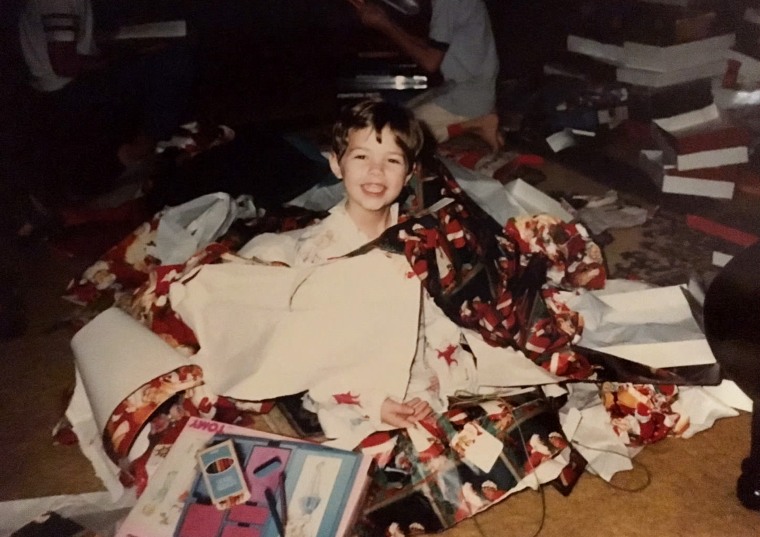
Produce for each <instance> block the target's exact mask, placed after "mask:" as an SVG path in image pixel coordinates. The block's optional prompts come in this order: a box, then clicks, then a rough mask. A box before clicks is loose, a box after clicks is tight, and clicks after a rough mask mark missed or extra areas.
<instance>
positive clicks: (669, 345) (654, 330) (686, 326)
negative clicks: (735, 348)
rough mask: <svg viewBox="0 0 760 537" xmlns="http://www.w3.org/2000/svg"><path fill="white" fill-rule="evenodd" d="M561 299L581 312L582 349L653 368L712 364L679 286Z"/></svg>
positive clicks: (585, 293) (581, 295) (709, 354)
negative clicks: (592, 350)
mask: <svg viewBox="0 0 760 537" xmlns="http://www.w3.org/2000/svg"><path fill="white" fill-rule="evenodd" d="M565 296H566V297H568V295H565ZM565 303H566V305H567V306H568V307H570V308H571V309H573V310H575V311H578V312H579V313H580V314H581V315H582V316H583V319H584V322H585V327H584V333H583V336H582V337H581V340H580V342H579V344H580V345H581V346H583V347H588V348H591V349H596V350H600V351H603V352H606V353H608V354H613V355H615V356H620V357H622V358H626V359H628V360H632V361H636V362H639V363H642V364H644V365H649V366H652V367H675V366H688V365H699V364H711V363H715V357H714V356H713V355H712V352H710V349H709V346H708V345H707V340H706V339H705V336H704V334H703V333H702V330H701V329H700V327H699V325H698V324H697V322H696V321H695V320H694V316H693V314H692V311H691V307H690V306H689V303H688V301H687V300H686V297H685V295H684V288H683V287H682V286H679V285H674V286H669V287H656V288H651V289H644V290H640V291H630V292H623V293H615V294H599V293H595V292H593V291H589V292H583V293H580V294H578V295H576V296H573V297H569V298H568V299H567V300H566V302H565Z"/></svg>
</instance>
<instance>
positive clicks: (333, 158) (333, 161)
mask: <svg viewBox="0 0 760 537" xmlns="http://www.w3.org/2000/svg"><path fill="white" fill-rule="evenodd" d="M327 160H328V161H329V162H330V170H332V172H333V173H334V174H335V177H337V178H338V179H343V172H342V171H341V169H340V162H339V161H338V155H336V154H335V152H333V151H330V156H329V157H328V158H327Z"/></svg>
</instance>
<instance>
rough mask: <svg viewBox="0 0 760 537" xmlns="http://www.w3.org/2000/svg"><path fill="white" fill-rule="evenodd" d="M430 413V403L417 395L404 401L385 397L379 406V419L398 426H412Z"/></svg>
mask: <svg viewBox="0 0 760 537" xmlns="http://www.w3.org/2000/svg"><path fill="white" fill-rule="evenodd" d="M432 414H433V409H432V407H431V406H430V404H428V402H427V401H423V400H422V399H420V398H419V397H415V398H414V399H410V400H409V401H406V402H404V403H398V402H396V401H394V400H393V399H391V398H390V397H386V398H385V400H384V401H383V404H382V405H381V406H380V419H381V421H382V422H383V423H387V424H388V425H392V426H393V427H398V428H406V427H413V426H414V425H415V424H416V423H417V422H418V421H420V420H422V419H425V418H427V417H429V416H431V415H432Z"/></svg>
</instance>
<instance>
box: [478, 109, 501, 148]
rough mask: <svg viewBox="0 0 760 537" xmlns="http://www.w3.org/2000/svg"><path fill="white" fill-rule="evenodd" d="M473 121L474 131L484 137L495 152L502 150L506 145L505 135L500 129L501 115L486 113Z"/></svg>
mask: <svg viewBox="0 0 760 537" xmlns="http://www.w3.org/2000/svg"><path fill="white" fill-rule="evenodd" d="M471 121H472V132H474V133H475V134H477V135H478V136H479V137H480V138H482V139H483V141H485V142H486V143H487V144H488V145H489V146H490V147H491V150H492V151H493V152H494V153H498V152H499V151H501V149H502V147H504V137H503V136H502V134H501V131H499V116H497V115H496V114H493V113H492V114H486V115H485V116H480V117H478V118H475V119H473V120H471Z"/></svg>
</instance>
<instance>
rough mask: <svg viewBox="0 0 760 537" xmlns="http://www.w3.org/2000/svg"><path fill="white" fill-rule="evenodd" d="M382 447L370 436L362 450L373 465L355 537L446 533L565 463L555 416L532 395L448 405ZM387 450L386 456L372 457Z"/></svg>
mask: <svg viewBox="0 0 760 537" xmlns="http://www.w3.org/2000/svg"><path fill="white" fill-rule="evenodd" d="M377 437H380V438H377ZM388 440H389V437H388V435H387V434H386V435H384V436H382V435H381V433H377V434H376V435H375V436H373V437H370V438H368V439H367V440H366V441H365V443H364V445H366V446H367V448H366V449H365V452H368V451H371V452H373V453H374V455H375V457H376V459H377V460H379V461H380V462H379V464H378V467H377V468H376V470H375V472H374V475H373V483H372V485H371V487H370V490H369V493H368V497H367V503H366V508H365V516H364V518H363V520H362V521H361V523H360V524H359V525H358V528H357V534H358V535H360V536H362V537H370V536H371V537H375V536H381V535H389V534H392V535H398V536H405V535H417V534H419V533H421V532H424V533H426V534H427V533H434V532H438V531H441V530H444V529H447V528H449V527H451V526H453V525H455V524H457V523H458V522H460V521H462V520H464V519H466V518H469V517H471V516H473V515H475V514H476V513H478V512H480V511H483V510H484V509H487V508H488V507H490V506H491V505H493V504H495V503H497V502H499V501H502V500H504V499H505V498H507V497H508V496H509V495H511V494H513V493H515V492H517V491H519V490H523V489H525V488H527V487H531V488H537V487H538V486H539V485H541V484H544V483H547V482H550V481H553V480H554V479H556V478H557V476H558V475H559V473H560V472H561V470H562V469H563V468H564V467H565V466H566V464H567V462H568V456H569V455H568V449H567V448H568V443H567V440H566V439H565V437H564V435H563V434H562V429H561V426H560V424H559V420H558V417H557V415H556V413H555V412H554V411H553V410H552V409H551V407H550V405H549V403H548V401H547V400H546V399H545V398H544V397H543V396H541V395H540V392H538V391H537V390H535V389H533V390H528V391H526V392H524V393H522V394H516V395H511V396H470V395H469V394H468V395H463V397H462V398H460V399H457V398H454V399H453V400H452V403H451V405H450V409H449V410H448V411H447V412H446V413H445V414H444V415H442V416H439V417H438V418H436V419H426V420H423V421H421V422H420V423H419V424H418V425H417V426H416V427H415V428H410V429H407V430H404V431H400V432H398V433H395V436H394V437H393V439H392V440H393V442H388ZM388 444H390V445H392V446H394V447H393V450H392V451H391V452H382V451H378V449H377V446H383V445H388ZM492 445H493V446H496V448H495V449H494V450H491V449H490V448H489V446H492Z"/></svg>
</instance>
